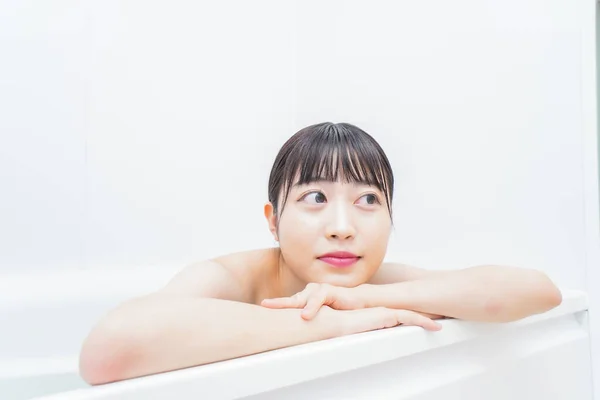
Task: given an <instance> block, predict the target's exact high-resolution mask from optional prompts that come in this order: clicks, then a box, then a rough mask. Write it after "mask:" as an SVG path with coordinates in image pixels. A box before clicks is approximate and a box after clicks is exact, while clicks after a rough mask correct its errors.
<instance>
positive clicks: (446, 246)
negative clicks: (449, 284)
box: [0, 0, 585, 288]
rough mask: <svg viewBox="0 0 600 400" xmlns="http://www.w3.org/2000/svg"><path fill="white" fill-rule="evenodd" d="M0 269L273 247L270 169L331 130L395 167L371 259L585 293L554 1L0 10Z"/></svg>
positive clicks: (564, 33) (575, 165) (571, 33)
mask: <svg viewBox="0 0 600 400" xmlns="http://www.w3.org/2000/svg"><path fill="white" fill-rule="evenodd" d="M0 15H1V18H2V20H1V22H2V23H1V24H0V29H1V31H0V32H2V42H1V46H2V51H1V54H2V63H0V76H1V78H0V79H1V81H0V82H1V83H2V88H1V90H0V103H1V104H2V118H0V132H1V133H2V135H1V137H0V140H1V144H2V145H1V147H0V152H1V153H0V154H1V158H0V163H1V164H0V166H1V168H0V188H1V190H2V197H1V198H2V200H1V201H0V204H1V207H0V213H1V214H0V218H1V221H2V223H1V224H0V242H1V243H2V251H0V270H2V271H5V272H18V271H34V270H37V269H48V268H103V269H106V268H122V267H125V266H148V265H153V266H161V265H165V266H167V265H168V266H177V265H184V264H186V263H189V262H193V261H195V260H199V259H203V258H206V257H209V256H214V255H217V254H221V253H224V252H228V251H234V250H236V249H246V248H254V247H261V246H270V245H272V244H273V242H272V241H271V238H270V235H269V233H268V231H267V229H266V223H265V222H264V219H263V216H262V205H263V203H264V201H265V200H266V189H267V179H268V173H269V169H270V166H271V163H272V161H273V159H274V157H275V155H276V152H277V150H278V149H279V147H280V146H281V145H282V144H283V142H284V141H285V140H286V139H287V138H288V137H289V136H291V134H293V133H294V132H295V131H296V130H298V129H299V128H301V127H303V126H305V125H308V124H311V123H315V122H320V121H323V120H331V121H336V122H337V121H348V122H352V123H355V124H357V125H359V126H361V127H363V128H364V129H366V130H367V131H368V132H370V133H371V134H372V135H373V136H375V138H376V139H377V140H379V141H380V143H381V144H382V145H383V147H384V148H385V149H386V151H387V153H388V155H389V157H390V159H391V161H392V164H393V166H394V170H395V173H396V178H397V190H396V204H395V207H396V210H395V211H396V219H395V222H396V231H395V235H394V238H393V240H392V242H391V243H390V250H389V257H388V258H390V259H395V260H399V261H404V262H407V263H412V264H416V265H420V266H424V267H430V268H451V267H462V266H468V265H474V264H480V263H498V264H514V265H522V266H528V267H534V268H540V269H543V270H545V271H547V272H548V273H549V274H550V275H551V276H552V277H553V278H555V279H556V280H557V282H558V283H559V284H561V285H562V286H565V287H571V288H584V283H585V236H584V235H585V229H584V209H583V207H584V187H583V168H582V165H583V160H582V157H583V152H582V148H583V139H582V135H583V133H582V103H581V81H580V79H581V71H582V69H581V43H580V42H581V36H582V35H581V32H582V31H581V27H580V25H579V8H578V7H577V6H574V2H571V1H568V0H554V1H541V0H528V1H526V2H523V1H516V0H510V1H505V2H497V1H483V2H482V1H469V0H460V1H457V2H453V3H451V4H450V3H447V2H442V1H436V2H428V3H422V2H421V3H415V2H407V1H405V2H391V1H382V0H380V1H374V2H369V3H366V2H361V1H329V2H317V1H308V2H307V1H303V2H295V3H294V2H277V1H274V0H273V1H260V2H252V3H247V2H242V1H229V2H219V3H218V4H217V3H204V2H186V1H180V2H173V3H169V4H166V3H158V2H142V1H105V2H96V3H88V4H81V3H79V2H75V1H62V2H53V3H51V4H50V3H45V2H35V1H30V2H3V3H2V6H1V13H0Z"/></svg>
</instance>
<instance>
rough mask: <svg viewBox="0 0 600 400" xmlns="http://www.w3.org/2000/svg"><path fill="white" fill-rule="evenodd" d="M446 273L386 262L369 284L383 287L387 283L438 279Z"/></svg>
mask: <svg viewBox="0 0 600 400" xmlns="http://www.w3.org/2000/svg"><path fill="white" fill-rule="evenodd" d="M448 272H449V271H438V270H427V269H423V268H418V267H413V266H411V265H407V264H400V263H394V262H386V263H383V264H381V266H380V267H379V269H378V270H377V272H376V273H375V275H373V277H372V278H371V279H370V280H369V283H370V284H373V285H385V284H389V283H398V282H406V281H414V280H417V279H430V278H436V277H439V276H440V274H444V273H448Z"/></svg>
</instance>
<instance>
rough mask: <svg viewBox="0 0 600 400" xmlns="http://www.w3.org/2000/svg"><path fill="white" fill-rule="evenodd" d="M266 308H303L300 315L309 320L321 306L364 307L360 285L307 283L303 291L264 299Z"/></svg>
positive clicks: (350, 308)
mask: <svg viewBox="0 0 600 400" xmlns="http://www.w3.org/2000/svg"><path fill="white" fill-rule="evenodd" d="M261 305H262V306H263V307H267V308H303V310H302V313H301V316H302V318H304V319H305V320H310V319H313V318H314V317H315V315H317V312H318V311H319V309H320V308H321V307H323V306H329V307H331V308H333V309H336V310H356V309H360V308H365V301H364V299H363V298H362V292H361V289H360V287H355V288H346V287H340V286H333V285H329V284H327V283H309V284H308V285H306V288H304V290H303V291H301V292H298V293H296V294H295V295H293V296H290V297H279V298H275V299H264V300H263V301H262V303H261Z"/></svg>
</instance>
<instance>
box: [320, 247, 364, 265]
mask: <svg viewBox="0 0 600 400" xmlns="http://www.w3.org/2000/svg"><path fill="white" fill-rule="evenodd" d="M359 259H360V257H358V256H357V255H355V254H352V253H349V252H347V251H336V252H333V253H327V254H324V255H322V256H321V257H319V260H321V261H323V262H326V263H327V264H330V265H332V266H334V267H338V268H344V267H349V266H351V265H352V264H355V263H356V262H357V261H358V260H359Z"/></svg>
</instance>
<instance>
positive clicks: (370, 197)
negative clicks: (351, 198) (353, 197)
mask: <svg viewBox="0 0 600 400" xmlns="http://www.w3.org/2000/svg"><path fill="white" fill-rule="evenodd" d="M363 199H364V201H363V202H362V204H367V205H372V204H381V202H380V201H379V199H378V198H377V196H375V195H374V194H372V193H369V194H365V195H364V196H362V197H361V198H360V199H358V200H359V202H360V201H361V200H363Z"/></svg>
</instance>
